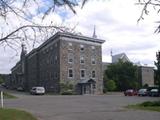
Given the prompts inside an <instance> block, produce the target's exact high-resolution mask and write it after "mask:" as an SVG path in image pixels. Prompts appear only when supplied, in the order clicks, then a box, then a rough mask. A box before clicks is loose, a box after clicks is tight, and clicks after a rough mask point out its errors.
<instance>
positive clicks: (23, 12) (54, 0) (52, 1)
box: [0, 0, 88, 50]
mask: <svg viewBox="0 0 160 120" xmlns="http://www.w3.org/2000/svg"><path fill="white" fill-rule="evenodd" d="M87 1H88V0H81V2H80V1H79V0H46V1H44V0H0V19H1V20H2V21H3V23H0V24H1V25H2V26H1V28H0V45H1V46H3V47H6V46H9V47H10V48H12V49H14V50H16V48H19V47H20V45H21V43H22V42H26V44H27V45H29V44H30V43H31V44H32V48H34V47H35V44H36V43H40V40H46V39H48V38H49V37H50V36H52V35H53V34H54V33H55V32H57V31H65V32H73V29H71V28H66V27H65V26H61V25H60V26H59V25H55V24H53V21H54V20H53V21H51V23H48V24H42V23H43V21H44V19H45V18H46V16H47V15H49V14H51V13H53V12H55V11H56V9H58V8H61V7H68V8H69V9H70V10H71V11H72V12H73V13H74V14H76V11H75V9H74V8H75V7H76V6H81V7H82V8H83V6H84V4H85V3H86V2H87ZM43 4H45V5H43ZM80 4H81V5H80ZM31 6H32V7H33V8H34V9H31ZM66 10H67V9H66ZM10 16H12V19H14V20H15V19H17V20H19V21H20V22H21V23H20V24H18V25H16V27H15V26H14V27H15V28H13V29H11V30H10V29H9V30H8V31H6V30H4V28H7V27H10V26H11V23H10ZM36 16H41V20H42V22H41V23H38V22H35V20H34V18H35V17H36Z"/></svg>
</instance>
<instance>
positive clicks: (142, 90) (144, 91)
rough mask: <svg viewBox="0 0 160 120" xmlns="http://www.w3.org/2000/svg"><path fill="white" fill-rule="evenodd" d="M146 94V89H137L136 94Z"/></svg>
mask: <svg viewBox="0 0 160 120" xmlns="http://www.w3.org/2000/svg"><path fill="white" fill-rule="evenodd" d="M147 95H148V91H147V89H139V90H138V96H147Z"/></svg>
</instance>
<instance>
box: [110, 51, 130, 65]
mask: <svg viewBox="0 0 160 120" xmlns="http://www.w3.org/2000/svg"><path fill="white" fill-rule="evenodd" d="M119 60H122V61H123V62H130V60H129V58H128V57H127V55H126V54H125V53H120V54H117V55H113V56H112V63H116V62H118V61H119Z"/></svg>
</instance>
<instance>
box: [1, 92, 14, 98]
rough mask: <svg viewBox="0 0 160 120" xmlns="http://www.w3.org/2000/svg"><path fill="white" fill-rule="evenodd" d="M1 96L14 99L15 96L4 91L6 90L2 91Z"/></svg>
mask: <svg viewBox="0 0 160 120" xmlns="http://www.w3.org/2000/svg"><path fill="white" fill-rule="evenodd" d="M3 96H4V99H14V98H17V97H16V96H14V95H11V94H9V93H6V92H4V93H3Z"/></svg>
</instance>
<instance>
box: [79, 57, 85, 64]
mask: <svg viewBox="0 0 160 120" xmlns="http://www.w3.org/2000/svg"><path fill="white" fill-rule="evenodd" d="M80 63H81V64H84V56H81V57H80Z"/></svg>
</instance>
